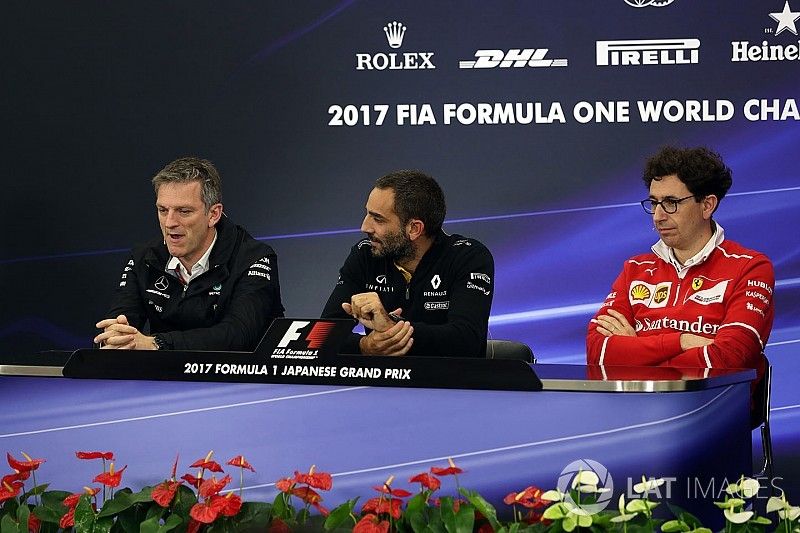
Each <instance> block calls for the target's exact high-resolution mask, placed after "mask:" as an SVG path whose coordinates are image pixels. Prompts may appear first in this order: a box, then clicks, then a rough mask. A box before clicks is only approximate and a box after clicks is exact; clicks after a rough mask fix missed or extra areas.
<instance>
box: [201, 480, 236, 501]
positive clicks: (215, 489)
mask: <svg viewBox="0 0 800 533" xmlns="http://www.w3.org/2000/svg"><path fill="white" fill-rule="evenodd" d="M230 482H231V476H225V477H224V478H222V479H220V480H219V481H217V478H215V477H212V478H211V479H206V480H205V481H203V482H202V483H200V488H199V489H198V492H199V493H200V496H202V497H203V498H210V497H211V496H214V495H215V494H219V492H220V491H221V490H222V489H224V488H225V485H227V484H228V483H230Z"/></svg>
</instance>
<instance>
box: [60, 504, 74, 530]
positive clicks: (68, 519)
mask: <svg viewBox="0 0 800 533" xmlns="http://www.w3.org/2000/svg"><path fill="white" fill-rule="evenodd" d="M74 525H75V508H74V507H71V508H70V510H69V511H67V514H65V515H64V516H62V517H61V520H59V521H58V527H60V528H61V529H67V528H70V527H72V526H74Z"/></svg>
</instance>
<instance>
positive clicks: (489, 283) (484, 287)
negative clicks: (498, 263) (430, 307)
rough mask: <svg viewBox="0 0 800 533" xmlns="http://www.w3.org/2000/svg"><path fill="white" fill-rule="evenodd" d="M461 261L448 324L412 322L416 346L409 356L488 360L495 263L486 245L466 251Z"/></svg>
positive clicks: (455, 281) (452, 295)
mask: <svg viewBox="0 0 800 533" xmlns="http://www.w3.org/2000/svg"><path fill="white" fill-rule="evenodd" d="M464 249H465V252H466V253H465V257H464V258H458V259H457V264H456V265H455V268H456V269H457V271H456V273H455V276H454V282H453V284H452V289H451V290H450V295H449V296H450V307H449V310H448V313H447V323H446V324H425V323H423V322H412V324H411V325H412V326H413V327H414V334H413V339H414V345H413V346H412V347H411V350H409V353H408V355H414V356H429V355H439V356H440V355H449V356H454V357H485V356H486V333H487V330H488V327H489V313H490V311H491V308H492V297H493V296H494V259H493V258H492V254H491V252H489V250H488V249H487V248H486V247H484V246H483V245H480V244H476V243H473V245H472V246H470V247H464Z"/></svg>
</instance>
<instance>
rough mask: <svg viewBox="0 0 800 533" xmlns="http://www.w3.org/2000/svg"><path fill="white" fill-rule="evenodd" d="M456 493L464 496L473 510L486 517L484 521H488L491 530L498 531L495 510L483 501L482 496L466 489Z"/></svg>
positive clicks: (498, 525)
mask: <svg viewBox="0 0 800 533" xmlns="http://www.w3.org/2000/svg"><path fill="white" fill-rule="evenodd" d="M458 492H459V493H460V494H461V495H462V496H464V497H465V498H466V499H467V501H469V503H471V504H472V505H473V506H474V507H475V509H477V510H478V511H479V512H480V513H481V514H482V515H483V516H485V517H486V520H488V521H489V524H491V526H492V528H493V529H494V530H495V531H497V530H498V529H500V522H498V521H497V510H496V509H495V508H494V506H493V505H492V504H491V503H489V502H487V501H486V500H484V499H483V496H481V495H480V494H478V493H477V492H475V491H473V490H467V489H463V488H462V489H458Z"/></svg>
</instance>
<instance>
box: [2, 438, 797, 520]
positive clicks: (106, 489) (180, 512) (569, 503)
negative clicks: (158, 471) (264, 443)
mask: <svg viewBox="0 0 800 533" xmlns="http://www.w3.org/2000/svg"><path fill="white" fill-rule="evenodd" d="M75 455H76V457H77V459H79V460H83V461H96V460H99V461H101V471H100V472H99V473H98V474H97V475H96V476H95V477H94V478H93V479H92V483H95V484H97V485H96V486H86V487H84V488H83V490H82V491H81V492H77V493H69V492H64V491H58V490H49V487H48V485H47V484H37V481H36V472H37V470H38V469H39V467H40V466H41V465H42V464H43V463H45V460H44V459H34V458H31V457H30V456H28V455H26V454H24V453H23V454H22V456H23V459H17V458H15V457H14V456H12V455H11V454H10V453H7V454H6V459H7V462H8V465H9V467H10V468H11V470H12V472H11V473H9V474H7V475H4V476H3V477H2V481H0V533H56V532H59V531H65V532H75V533H126V532H141V533H167V532H175V533H197V532H205V533H228V532H231V533H233V532H237V533H238V532H251V531H253V532H255V531H260V532H264V531H266V532H269V533H287V532H292V531H334V532H336V531H352V532H354V533H389V532H413V533H423V532H425V533H428V532H430V533H438V532H441V533H469V532H473V531H477V532H478V533H490V532H495V533H524V532H527V533H543V532H550V533H562V532H566V533H570V532H572V531H575V530H578V529H581V530H584V531H592V532H594V533H602V532H606V531H607V532H611V531H621V532H622V533H641V532H651V531H659V530H660V531H662V532H664V533H711V530H710V529H708V528H704V527H703V526H702V524H701V523H700V521H699V520H698V519H697V518H695V517H694V516H692V515H691V514H689V513H687V512H685V511H684V510H682V509H679V508H677V507H674V506H670V510H671V511H672V513H673V515H674V519H672V520H665V519H663V518H655V517H654V516H653V510H654V509H655V508H656V507H657V506H658V505H659V502H655V501H651V500H650V499H649V496H650V494H651V492H653V491H654V489H657V488H658V487H659V486H660V485H661V484H663V483H664V480H660V479H647V478H644V477H643V478H642V482H641V483H637V484H635V485H634V486H633V491H634V493H635V494H636V497H633V498H630V499H629V500H627V501H626V499H625V495H624V494H623V495H621V496H620V498H619V500H618V506H617V507H618V509H617V511H605V510H601V508H600V507H601V506H599V505H597V504H598V499H599V498H600V497H601V495H602V494H603V493H604V492H605V491H606V489H603V488H601V487H599V486H598V484H599V479H598V477H597V475H596V474H595V473H594V472H588V471H586V472H578V474H577V475H576V476H575V477H574V478H573V480H572V483H571V485H570V486H569V487H568V489H569V490H567V491H566V492H562V491H561V490H549V491H546V492H543V491H542V490H541V489H539V488H537V487H535V486H529V487H526V488H524V489H522V490H521V491H518V492H511V493H509V494H508V495H507V496H506V497H505V498H504V500H503V502H504V503H505V504H506V505H508V506H509V507H510V513H509V514H510V515H511V517H512V519H511V520H510V521H502V520H501V519H500V518H498V513H497V510H496V509H495V508H494V507H493V506H492V505H491V504H490V503H489V502H487V501H486V500H485V499H484V498H483V497H481V496H480V495H479V494H478V493H476V492H474V491H470V490H468V489H465V488H463V487H461V485H460V483H459V478H458V476H459V474H463V473H464V471H463V470H462V469H461V468H459V467H458V466H456V464H455V463H454V462H453V461H452V459H451V460H449V464H448V465H447V466H444V467H441V468H440V467H432V468H431V469H430V470H429V471H427V472H421V473H419V474H417V475H414V476H412V477H411V478H409V479H408V483H409V484H410V485H409V488H412V486H415V487H416V489H417V490H416V492H413V491H412V490H407V489H405V488H400V487H397V486H396V483H395V482H396V479H395V478H394V476H390V477H389V478H388V479H387V480H386V481H385V482H384V483H383V484H382V485H380V486H376V487H373V490H374V491H375V492H376V493H377V495H376V496H373V497H372V498H369V499H367V500H366V501H365V502H364V503H363V504H361V505H359V502H358V500H359V498H354V499H352V500H348V501H346V502H344V503H343V504H341V505H339V506H338V507H336V508H334V509H331V510H329V509H328V508H326V507H325V506H324V505H323V504H322V501H323V496H322V493H323V492H325V491H329V490H331V488H332V487H333V478H332V476H331V475H330V474H328V473H326V472H321V471H318V470H317V469H316V467H315V466H312V467H311V468H310V469H309V470H308V471H307V472H299V471H295V472H294V475H293V476H290V477H286V478H283V479H280V480H278V481H277V482H276V484H275V486H276V488H277V489H278V491H279V492H278V494H277V496H276V497H275V499H274V501H273V502H271V503H266V502H244V501H243V500H242V491H243V488H244V476H245V470H248V471H251V472H255V469H254V468H253V466H252V465H251V464H250V463H249V462H248V461H247V460H246V459H245V458H244V457H243V456H241V455H239V456H236V457H233V458H232V459H230V460H228V461H227V462H226V463H225V466H226V467H233V468H235V469H238V474H239V476H238V477H239V488H238V491H237V490H236V489H235V488H234V489H231V488H229V487H228V485H229V484H230V483H231V481H232V480H233V478H232V476H231V475H230V474H226V473H225V470H224V467H223V466H222V465H221V464H219V463H218V462H216V461H215V460H213V458H212V457H213V452H209V453H208V455H206V456H205V457H203V458H201V459H198V460H197V461H195V462H193V463H192V464H191V465H190V466H189V468H190V469H196V470H193V471H192V472H193V473H187V474H185V475H183V476H181V478H180V479H178V478H177V470H178V462H179V461H178V458H176V459H175V462H174V463H173V465H172V469H171V473H170V476H169V477H168V478H166V479H164V480H163V481H162V482H160V483H158V484H156V485H154V486H149V487H145V488H144V489H142V490H141V491H139V492H135V493H134V492H133V491H131V490H130V489H127V488H123V489H119V486H120V485H121V483H122V477H123V475H124V472H125V470H126V468H127V466H123V467H122V468H116V467H115V462H114V453H113V452H99V451H92V452H76V454H75ZM448 479H452V480H453V481H452V483H453V485H454V487H453V488H454V489H455V494H457V495H458V496H457V497H453V496H437V492H438V491H439V490H440V489H441V488H442V485H443V483H445V482H446V480H448ZM29 480H30V482H31V485H32V486H31V487H30V488H29V489H27V490H26V483H27V482H28V481H29ZM758 490H759V484H758V481H756V480H753V479H749V478H744V477H742V478H741V479H740V480H739V481H738V482H736V483H732V484H730V485H728V486H727V488H726V489H725V497H724V500H723V501H721V502H715V504H716V505H717V507H719V508H720V509H721V510H722V512H723V516H724V517H725V533H750V532H755V533H760V532H763V531H766V530H767V528H769V527H770V526H772V528H774V529H773V530H774V531H776V532H779V533H800V507H796V506H792V505H791V504H790V503H789V502H788V501H787V499H786V495H785V494H781V496H773V497H771V498H770V499H769V500H768V501H767V505H766V513H767V514H770V515H772V514H774V515H776V520H775V522H774V524H773V521H772V520H771V519H770V518H767V517H764V516H758V514H757V513H756V512H755V511H753V510H752V506H751V505H749V500H751V499H752V498H754V497H755V496H756V494H757V493H758ZM609 496H610V495H609ZM506 511H508V509H507V510H506Z"/></svg>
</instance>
